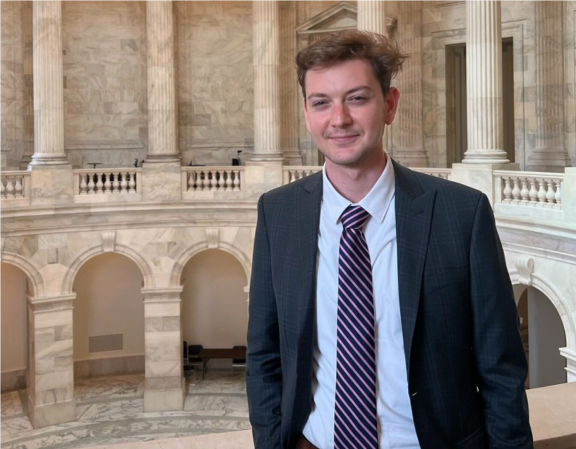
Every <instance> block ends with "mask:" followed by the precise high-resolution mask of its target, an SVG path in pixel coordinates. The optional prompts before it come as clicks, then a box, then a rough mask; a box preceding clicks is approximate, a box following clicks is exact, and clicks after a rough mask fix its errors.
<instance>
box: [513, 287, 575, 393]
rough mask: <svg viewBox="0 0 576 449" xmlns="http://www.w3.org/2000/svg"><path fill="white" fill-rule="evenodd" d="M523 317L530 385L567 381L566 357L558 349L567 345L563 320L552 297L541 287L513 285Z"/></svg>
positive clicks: (523, 342) (528, 385)
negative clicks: (543, 291) (542, 290)
mask: <svg viewBox="0 0 576 449" xmlns="http://www.w3.org/2000/svg"><path fill="white" fill-rule="evenodd" d="M514 294H515V296H516V302H517V304H518V315H519V317H520V335H521V337H522V344H523V345H524V351H525V353H526V358H527V359H528V379H527V380H526V387H527V388H539V387H547V386H549V385H556V384H561V383H565V382H566V370H565V367H566V359H565V358H564V357H562V356H561V355H560V352H559V349H560V348H563V347H564V346H566V332H565V330H564V325H563V324H562V319H561V318H560V315H558V311H557V310H556V308H555V307H554V304H553V303H552V302H551V301H550V299H549V298H548V297H547V296H546V295H545V294H544V293H542V292H541V291H540V290H538V289H537V288H534V287H525V286H523V285H515V286H514Z"/></svg>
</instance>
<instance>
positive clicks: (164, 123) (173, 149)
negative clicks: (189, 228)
mask: <svg viewBox="0 0 576 449" xmlns="http://www.w3.org/2000/svg"><path fill="white" fill-rule="evenodd" d="M146 36H147V41H148V81H147V82H148V154H147V156H146V163H154V162H177V161H179V155H178V147H177V145H176V142H177V138H178V136H177V132H176V88H175V66H174V21H173V14H172V2H171V1H149V2H146Z"/></svg>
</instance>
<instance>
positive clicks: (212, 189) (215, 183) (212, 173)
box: [208, 170, 218, 192]
mask: <svg viewBox="0 0 576 449" xmlns="http://www.w3.org/2000/svg"><path fill="white" fill-rule="evenodd" d="M216 174H217V172H216V171H215V170H210V176H209V177H208V180H209V181H210V192H216V191H217V190H218V180H217V179H216Z"/></svg>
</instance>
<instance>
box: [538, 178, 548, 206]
mask: <svg viewBox="0 0 576 449" xmlns="http://www.w3.org/2000/svg"><path fill="white" fill-rule="evenodd" d="M536 181H537V182H538V195H537V196H538V205H539V206H544V205H545V204H546V189H545V188H544V179H537V180H536Z"/></svg>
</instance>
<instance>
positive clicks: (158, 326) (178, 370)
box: [142, 287, 186, 412]
mask: <svg viewBox="0 0 576 449" xmlns="http://www.w3.org/2000/svg"><path fill="white" fill-rule="evenodd" d="M181 293H182V287H171V288H147V289H142V294H143V295H144V326H145V327H144V340H145V343H144V344H145V364H146V378H145V386H144V411H145V412H157V411H165V410H182V407H183V404H184V396H185V394H186V383H185V380H184V376H183V372H182V329H181V309H182V306H181V299H180V295H181Z"/></svg>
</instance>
